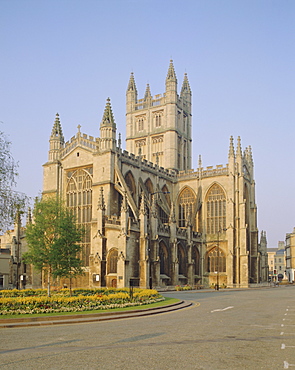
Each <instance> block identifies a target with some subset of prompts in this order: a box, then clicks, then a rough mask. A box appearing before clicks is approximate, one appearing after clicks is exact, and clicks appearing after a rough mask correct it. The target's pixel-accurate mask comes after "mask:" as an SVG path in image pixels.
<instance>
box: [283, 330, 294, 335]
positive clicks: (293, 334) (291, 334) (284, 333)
mask: <svg viewBox="0 0 295 370" xmlns="http://www.w3.org/2000/svg"><path fill="white" fill-rule="evenodd" d="M284 334H287V335H294V333H285V332H284V331H281V334H280V335H284Z"/></svg>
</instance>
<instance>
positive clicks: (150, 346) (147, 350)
mask: <svg viewBox="0 0 295 370" xmlns="http://www.w3.org/2000/svg"><path fill="white" fill-rule="evenodd" d="M165 295H167V296H171V297H179V298H181V299H185V300H190V301H192V302H193V303H194V305H193V306H191V307H189V308H186V309H183V310H179V311H174V312H169V313H164V314H159V315H154V316H147V317H140V318H128V319H120V320H114V321H108V322H96V323H79V324H72V325H56V326H41V327H25V328H9V329H1V330H0V336H1V337H0V338H1V342H0V343H1V349H0V368H1V370H2V369H14V370H16V369H22V370H24V369H106V370H111V369H112V370H114V369H131V370H133V369H134V370H135V369H136V370H141V369H157V370H158V369H159V370H166V369H169V370H170V369H183V370H186V369H189V370H190V369H214V370H215V369H251V370H252V369H272V370H274V369H284V368H291V369H292V367H294V370H295V287H291V286H289V287H279V288H264V289H254V290H251V289H249V290H244V291H227V290H221V291H217V292H216V291H212V292H202V291H191V292H169V293H165Z"/></svg>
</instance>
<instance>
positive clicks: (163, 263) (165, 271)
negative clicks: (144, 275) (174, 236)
mask: <svg viewBox="0 0 295 370" xmlns="http://www.w3.org/2000/svg"><path fill="white" fill-rule="evenodd" d="M159 257H160V274H161V275H167V276H169V260H168V251H167V248H166V245H165V243H164V242H162V241H161V242H160V246H159Z"/></svg>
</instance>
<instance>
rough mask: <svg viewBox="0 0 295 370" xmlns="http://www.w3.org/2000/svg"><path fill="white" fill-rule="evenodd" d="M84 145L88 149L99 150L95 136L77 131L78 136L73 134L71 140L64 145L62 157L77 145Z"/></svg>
mask: <svg viewBox="0 0 295 370" xmlns="http://www.w3.org/2000/svg"><path fill="white" fill-rule="evenodd" d="M79 145H81V146H84V147H86V148H88V149H91V150H93V151H96V150H97V143H96V139H95V138H94V137H93V136H88V135H86V134H82V135H81V134H80V132H78V133H77V135H76V136H72V137H71V140H70V141H67V142H66V143H65V145H64V149H63V150H62V151H61V158H63V157H64V156H65V155H67V154H68V153H69V152H70V151H72V150H73V149H74V148H75V147H77V146H79Z"/></svg>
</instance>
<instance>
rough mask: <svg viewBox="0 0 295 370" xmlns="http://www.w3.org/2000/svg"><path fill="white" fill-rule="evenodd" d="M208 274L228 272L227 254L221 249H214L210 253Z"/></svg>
mask: <svg viewBox="0 0 295 370" xmlns="http://www.w3.org/2000/svg"><path fill="white" fill-rule="evenodd" d="M208 272H226V259H225V254H224V253H223V251H222V250H221V249H220V248H217V247H215V248H213V249H212V250H211V251H210V252H209V253H208Z"/></svg>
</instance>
